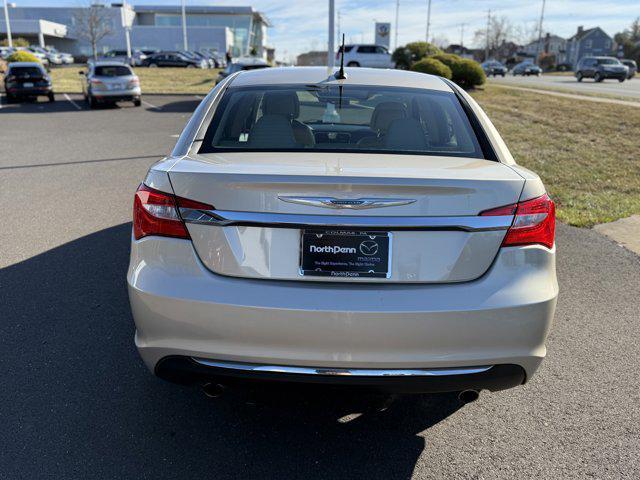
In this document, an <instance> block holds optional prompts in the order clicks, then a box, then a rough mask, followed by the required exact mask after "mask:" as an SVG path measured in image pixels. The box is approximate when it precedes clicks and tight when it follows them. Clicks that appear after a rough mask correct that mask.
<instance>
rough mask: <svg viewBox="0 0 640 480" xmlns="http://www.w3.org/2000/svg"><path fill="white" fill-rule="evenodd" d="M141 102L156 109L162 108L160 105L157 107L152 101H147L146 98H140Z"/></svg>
mask: <svg viewBox="0 0 640 480" xmlns="http://www.w3.org/2000/svg"><path fill="white" fill-rule="evenodd" d="M142 103H144V104H145V105H146V106H147V107H151V108H155V109H156V110H162V107H158V106H156V105H154V104H152V103H149V102H147V101H146V100H142Z"/></svg>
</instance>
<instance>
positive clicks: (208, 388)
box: [202, 382, 480, 405]
mask: <svg viewBox="0 0 640 480" xmlns="http://www.w3.org/2000/svg"><path fill="white" fill-rule="evenodd" d="M202 391H203V392H204V394H205V395H206V396H207V397H209V398H220V397H221V396H222V395H223V394H224V391H225V387H224V385H221V384H219V383H209V382H207V383H205V384H203V385H202ZM478 397H480V392H478V391H477V390H463V391H461V392H460V393H459V394H458V400H459V401H460V403H462V404H463V405H465V404H467V403H472V402H475V401H476V400H477V399H478Z"/></svg>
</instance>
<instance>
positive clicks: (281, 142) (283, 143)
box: [249, 115, 297, 148]
mask: <svg viewBox="0 0 640 480" xmlns="http://www.w3.org/2000/svg"><path fill="white" fill-rule="evenodd" d="M249 145H251V146H253V147H261V148H280V147H295V146H296V145H297V144H296V139H295V137H294V135H293V127H292V126H291V122H290V121H289V120H287V119H286V118H285V117H283V116H282V115H264V116H262V117H260V119H259V120H258V121H257V122H256V123H255V125H254V126H253V127H251V131H250V132H249Z"/></svg>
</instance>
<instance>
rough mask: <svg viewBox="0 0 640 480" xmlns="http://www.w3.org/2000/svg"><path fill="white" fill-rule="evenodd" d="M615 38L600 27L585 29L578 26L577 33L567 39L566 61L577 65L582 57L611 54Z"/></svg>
mask: <svg viewBox="0 0 640 480" xmlns="http://www.w3.org/2000/svg"><path fill="white" fill-rule="evenodd" d="M612 50H613V39H612V38H611V37H610V36H609V35H607V34H606V32H605V31H604V30H602V29H601V28H600V27H595V28H589V29H587V30H585V29H584V28H583V27H582V26H580V27H578V31H577V32H576V34H575V35H574V36H573V37H571V38H569V39H568V40H567V51H566V54H565V59H564V61H565V63H569V64H571V65H573V67H574V68H575V66H576V65H577V63H578V62H579V61H580V59H581V58H582V57H588V56H592V55H598V56H602V55H611V54H612V53H611V52H612Z"/></svg>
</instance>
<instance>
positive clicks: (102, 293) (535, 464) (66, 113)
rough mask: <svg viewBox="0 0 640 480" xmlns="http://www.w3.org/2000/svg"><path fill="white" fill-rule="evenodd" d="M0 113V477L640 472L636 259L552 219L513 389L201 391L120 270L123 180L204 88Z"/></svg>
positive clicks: (156, 148) (128, 189) (125, 214)
mask: <svg viewBox="0 0 640 480" xmlns="http://www.w3.org/2000/svg"><path fill="white" fill-rule="evenodd" d="M70 98H71V99H72V100H74V101H75V102H76V103H78V105H79V106H80V107H81V110H77V109H76V107H75V106H74V105H73V104H71V103H70V102H68V101H65V100H62V101H59V102H56V103H55V104H48V103H37V104H22V105H3V108H2V109H1V110H0V125H1V126H2V128H0V144H1V145H2V152H3V155H2V156H0V202H1V204H2V206H3V226H4V228H1V229H0V244H1V245H2V249H0V319H1V321H2V335H0V365H2V379H3V381H2V388H0V424H1V425H2V429H1V430H0V478H10V479H12V480H18V479H34V478H64V479H76V478H77V479H83V480H86V479H94V478H96V479H105V478H141V479H144V478H149V479H162V478H171V479H182V478H184V479H196V478H219V479H222V478H261V479H265V478H305V479H311V478H367V479H370V478H385V479H389V478H409V477H412V476H413V477H414V478H492V479H494V478H505V479H511V478H563V479H567V478H585V477H593V478H599V479H604V478H625V477H626V478H638V477H639V476H640V457H639V456H638V454H637V453H638V451H640V409H638V404H639V403H640V396H639V395H640V394H639V389H638V388H637V369H638V365H640V350H639V349H638V346H637V342H638V340H637V339H638V338H640V323H639V322H638V311H640V300H639V299H640V282H638V278H639V277H640V259H639V257H637V256H635V255H634V254H632V253H631V252H629V251H627V250H625V249H623V248H620V247H619V246H617V245H616V244H615V243H613V242H611V241H610V240H608V239H606V238H605V237H603V236H601V235H600V234H598V233H596V232H594V231H593V230H580V229H576V228H571V227H567V226H562V225H561V226H560V227H559V234H558V271H559V281H560V288H561V293H560V299H559V303H558V310H557V314H556V320H555V324H554V326H553V329H552V331H551V335H550V338H549V342H548V348H549V354H548V357H547V359H546V360H545V362H543V364H542V367H541V369H540V370H539V372H538V374H537V375H536V376H535V377H534V378H533V379H532V381H531V382H530V383H528V384H527V385H525V386H522V387H519V388H516V389H513V390H510V391H506V392H498V393H494V394H489V393H486V392H484V393H483V394H481V396H480V400H479V401H477V402H476V403H473V404H470V405H466V406H464V407H460V405H459V404H458V402H457V400H456V398H455V395H440V396H413V397H399V398H395V399H393V398H392V399H388V398H377V397H370V396H364V397H361V396H346V395H342V394H340V395H337V394H328V393H323V394H322V395H320V396H317V397H302V398H301V397H295V396H294V397H290V396H288V397H287V398H271V399H270V400H263V401H261V402H258V403H256V402H247V401H244V400H243V399H242V398H239V397H236V396H229V397H223V398H222V399H220V400H215V401H213V400H210V399H207V398H205V397H204V395H203V394H202V393H201V392H200V391H199V390H198V389H197V388H195V387H193V388H190V387H181V386H177V385H172V384H169V383H166V382H163V381H161V380H159V379H157V378H155V377H153V376H152V375H151V374H150V373H149V372H148V371H147V370H146V368H145V367H144V365H143V364H142V361H141V360H140V358H139V357H138V355H137V352H136V351H135V347H134V344H133V333H134V327H133V321H132V318H131V315H130V312H129V304H128V299H127V292H126V281H125V273H126V269H127V265H128V252H129V242H130V229H131V224H130V220H131V208H132V207H131V206H132V200H133V192H134V191H135V189H136V187H137V185H138V183H139V182H140V180H141V179H142V178H143V177H144V174H145V172H146V170H147V168H148V166H149V165H150V164H151V163H153V162H154V161H155V160H156V159H159V158H160V157H161V156H162V155H164V154H165V153H167V152H168V151H169V150H170V149H171V147H172V145H173V144H174V143H175V140H176V138H175V136H176V135H177V134H178V133H180V130H181V128H182V127H183V125H184V124H185V122H186V121H187V118H188V116H189V114H190V112H191V111H193V109H194V108H195V106H196V105H197V103H198V99H195V98H194V97H189V96H185V97H168V96H165V97H162V96H158V97H155V96H154V97H150V96H149V97H147V98H146V99H145V100H146V101H147V102H148V103H149V104H150V105H152V106H143V107H138V108H134V107H129V106H126V107H125V108H115V109H100V110H96V111H89V110H87V109H86V107H85V106H84V104H83V103H82V101H81V99H80V98H78V97H77V96H70Z"/></svg>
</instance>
